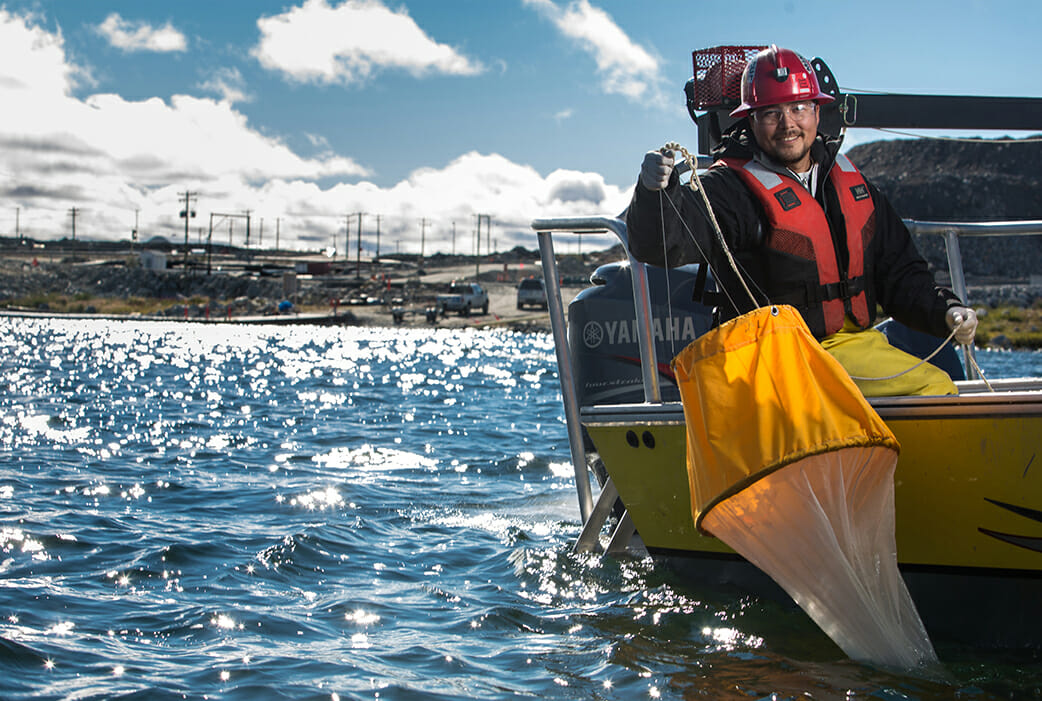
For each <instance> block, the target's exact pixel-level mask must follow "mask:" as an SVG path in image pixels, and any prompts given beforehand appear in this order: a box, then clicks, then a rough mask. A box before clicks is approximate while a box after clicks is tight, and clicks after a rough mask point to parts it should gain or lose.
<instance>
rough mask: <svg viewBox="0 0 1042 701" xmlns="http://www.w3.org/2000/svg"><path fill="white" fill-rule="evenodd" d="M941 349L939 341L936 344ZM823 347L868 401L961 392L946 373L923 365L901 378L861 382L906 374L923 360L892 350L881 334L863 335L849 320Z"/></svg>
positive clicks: (823, 342) (826, 338)
mask: <svg viewBox="0 0 1042 701" xmlns="http://www.w3.org/2000/svg"><path fill="white" fill-rule="evenodd" d="M937 343H938V345H940V343H941V341H940V339H938V340H937ZM821 346H822V348H824V349H825V350H826V351H828V352H829V354H831V355H832V357H834V358H835V359H836V360H838V361H839V362H840V365H842V366H843V368H844V369H845V370H846V371H847V372H848V373H850V375H851V377H853V378H854V384H856V385H857V386H858V389H860V390H861V392H862V393H863V394H864V395H865V396H866V397H897V396H904V395H910V394H921V395H929V394H958V393H959V390H958V389H957V388H956V387H955V383H954V382H952V378H950V377H949V376H948V373H946V372H945V371H944V370H941V369H940V368H939V367H937V366H936V365H932V364H931V363H923V364H922V365H920V366H919V367H917V368H915V369H914V370H912V371H910V372H906V373H904V374H903V375H900V376H899V377H894V378H893V379H885V380H859V379H857V378H859V377H886V378H889V377H890V376H891V375H897V374H898V373H901V372H903V371H904V370H907V369H908V368H910V367H912V366H913V365H915V364H916V363H918V362H919V361H920V360H921V359H920V358H917V357H915V356H914V355H910V354H909V353H905V352H904V351H903V350H901V349H900V348H895V347H894V346H891V345H890V343H889V342H888V341H887V340H886V336H884V335H883V333H882V332H880V331H876V330H875V329H866V330H864V331H861V330H860V329H858V328H857V326H856V325H855V324H854V322H852V321H851V320H850V319H847V320H846V322H845V323H844V325H843V328H842V329H840V330H839V331H837V332H836V333H834V334H832V335H831V336H826V337H825V338H823V339H821Z"/></svg>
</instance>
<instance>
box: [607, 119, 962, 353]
mask: <svg viewBox="0 0 1042 701" xmlns="http://www.w3.org/2000/svg"><path fill="white" fill-rule="evenodd" d="M747 124H748V123H747V122H741V123H739V124H738V125H736V127H735V128H734V129H732V130H731V131H730V132H729V133H728V134H727V135H725V137H724V140H723V142H722V144H721V146H720V148H718V149H717V150H716V151H714V153H713V155H714V157H717V158H721V157H725V156H726V157H729V158H740V159H749V158H754V157H755V158H758V160H759V161H760V162H761V163H762V164H763V165H765V166H766V167H768V168H770V169H771V170H773V171H775V172H777V173H778V174H779V175H781V176H782V177H784V178H790V179H791V178H792V176H791V174H789V172H788V170H787V169H786V168H784V167H782V166H779V165H778V164H776V163H774V162H773V161H771V160H770V159H769V158H768V157H766V156H765V155H764V154H762V153H761V152H760V151H759V148H758V147H757V146H756V143H755V140H754V138H753V136H752V133H751V131H750V130H749V129H748V127H747ZM839 146H840V142H839V140H830V141H825V139H824V137H823V136H822V135H820V134H819V135H818V138H817V141H816V142H815V143H814V146H813V147H812V150H811V156H812V157H813V158H814V161H815V162H816V163H818V164H819V166H818V167H819V173H818V192H817V199H818V202H819V203H820V204H821V205H822V207H823V209H824V210H825V215H826V218H827V219H828V222H829V229H830V230H831V231H832V239H833V242H834V244H835V246H836V253H837V260H838V261H839V265H840V268H841V270H842V271H843V273H844V274H845V271H846V269H847V262H848V260H849V254H848V251H847V248H846V240H845V237H844V235H843V231H844V225H843V219H842V217H843V213H842V211H841V208H840V204H839V200H838V198H837V197H836V192H835V188H834V187H833V184H832V182H831V180H830V179H829V178H828V172H829V170H830V169H831V168H832V165H833V163H834V162H835V157H836V154H837V153H838V151H839ZM700 177H701V182H702V185H703V187H704V188H705V190H706V194H707V195H708V196H709V200H710V202H711V203H712V205H713V213H714V214H715V215H716V219H717V222H718V223H719V225H720V228H721V230H722V232H723V234H724V238H725V239H726V241H727V244H728V247H729V248H730V249H731V252H732V254H733V256H734V258H735V260H736V261H737V263H738V265H739V267H740V268H741V269H742V270H743V271H744V276H745V279H746V281H747V283H748V285H749V287H750V289H751V290H752V291H753V293H754V295H755V296H756V298H757V301H756V304H755V305H754V304H753V303H752V301H751V300H750V299H749V297H748V295H747V294H746V293H745V291H744V289H743V287H742V285H741V284H740V283H739V282H738V280H737V279H736V278H735V275H734V272H733V270H732V268H731V266H730V264H729V263H727V262H726V259H725V258H724V255H723V250H722V248H721V246H720V245H719V243H718V242H717V240H716V235H715V233H714V232H713V228H712V224H711V223H710V221H709V218H708V215H707V214H706V210H705V205H704V203H703V201H702V198H701V196H700V195H699V194H698V193H697V192H695V191H693V190H691V189H690V188H689V187H688V186H687V185H683V186H682V185H681V184H680V181H679V178H678V176H677V174H676V171H674V172H673V175H672V176H671V177H670V181H669V185H668V186H667V187H666V189H665V190H663V191H661V197H660V193H659V192H657V191H651V190H648V189H646V188H645V187H644V186H643V185H641V184H640V183H638V184H637V186H636V188H635V189H634V192H633V199H632V200H631V202H630V206H629V209H628V210H627V213H626V226H627V230H628V234H629V247H630V251H631V252H632V253H633V255H634V256H635V257H636V258H637V260H640V261H643V262H645V263H650V264H652V265H658V266H668V267H675V266H678V265H684V264H686V263H700V262H703V261H704V260H706V259H707V258H708V260H709V263H710V267H711V269H712V270H713V273H714V275H715V276H716V279H717V284H718V286H719V287H720V288H721V289H722V290H723V291H724V292H725V293H726V297H725V298H723V299H721V300H720V304H719V312H720V316H721V318H722V319H729V318H732V317H734V316H737V315H738V314H740V313H744V312H747V311H751V310H752V309H753V308H754V307H755V306H762V305H764V304H769V303H770V302H771V301H772V294H777V293H778V291H777V290H774V289H772V287H773V284H772V282H771V276H770V274H769V271H767V270H765V269H764V256H763V255H762V249H763V246H764V236H765V232H766V231H767V230H768V224H767V218H766V214H765V213H764V210H763V207H762V206H761V204H760V203H759V201H758V200H757V199H756V196H755V195H754V194H753V193H752V192H751V191H750V190H749V189H748V188H747V187H746V186H745V184H744V183H743V182H742V181H741V180H740V179H739V176H738V175H737V174H736V173H735V172H734V171H733V170H731V169H730V168H724V167H721V168H713V169H711V170H709V171H708V172H707V173H705V174H704V175H701V176H700ZM793 182H796V181H795V180H793ZM866 182H867V180H866ZM868 188H869V192H870V193H871V195H872V201H873V203H874V205H875V221H876V232H875V235H874V236H872V238H871V241H870V243H869V245H868V249H867V250H866V251H865V268H866V272H870V276H869V278H868V279H867V280H866V282H865V287H866V290H865V291H866V294H867V298H868V307H869V313H870V315H871V316H872V321H873V322H874V321H875V318H876V304H878V305H879V306H881V307H882V308H883V311H884V312H885V313H886V314H888V315H890V316H892V317H894V318H895V319H897V320H898V321H900V322H901V323H903V324H905V325H906V326H909V327H911V328H913V329H915V330H917V331H922V332H924V333H929V334H932V335H934V336H937V337H939V338H944V337H945V336H947V335H948V332H949V329H948V326H947V324H946V323H945V320H944V316H945V312H946V311H947V310H948V307H949V306H952V305H961V304H962V302H961V301H959V299H958V297H956V296H955V294H953V293H952V292H951V291H950V290H947V289H945V288H942V287H938V286H937V285H936V284H935V283H934V280H933V275H932V274H931V273H930V271H929V268H928V267H927V264H926V261H925V260H923V258H922V256H921V255H920V254H919V251H918V250H917V249H916V247H915V244H914V242H913V241H912V238H911V236H910V234H909V233H908V229H907V227H905V225H904V222H902V221H901V218H900V217H899V216H898V215H897V213H896V212H895V211H894V210H893V208H892V207H891V206H890V203H889V202H888V201H887V199H886V198H885V197H884V196H883V195H882V193H880V192H879V190H877V189H876V187H875V186H874V185H872V183H870V182H868ZM667 198H668V199H667ZM660 213H661V214H660ZM814 282H816V281H814ZM797 308H799V305H797Z"/></svg>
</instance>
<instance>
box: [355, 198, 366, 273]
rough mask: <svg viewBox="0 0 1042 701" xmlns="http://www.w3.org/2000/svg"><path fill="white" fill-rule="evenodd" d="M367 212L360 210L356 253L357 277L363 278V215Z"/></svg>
mask: <svg viewBox="0 0 1042 701" xmlns="http://www.w3.org/2000/svg"><path fill="white" fill-rule="evenodd" d="M363 216H365V212H358V252H357V253H356V254H355V279H356V280H360V279H361V278H362V217H363Z"/></svg>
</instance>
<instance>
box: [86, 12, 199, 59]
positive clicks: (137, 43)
mask: <svg viewBox="0 0 1042 701" xmlns="http://www.w3.org/2000/svg"><path fill="white" fill-rule="evenodd" d="M97 31H98V33H99V34H101V35H102V36H103V37H105V38H106V39H108V40H109V43H110V44H112V45H113V46H115V47H116V48H118V49H122V50H123V51H155V52H159V53H167V52H171V51H185V50H186V49H187V48H188V40H187V39H185V36H184V34H182V33H181V32H179V31H178V30H176V29H174V27H173V25H171V24H170V23H169V22H167V23H166V24H164V25H163V26H162V27H153V26H151V25H150V24H148V23H147V22H131V21H130V20H125V19H123V18H122V17H121V16H120V15H119V13H118V12H113V13H112V14H110V15H109V16H108V17H106V18H105V21H104V22H102V23H101V24H99V25H98V26H97Z"/></svg>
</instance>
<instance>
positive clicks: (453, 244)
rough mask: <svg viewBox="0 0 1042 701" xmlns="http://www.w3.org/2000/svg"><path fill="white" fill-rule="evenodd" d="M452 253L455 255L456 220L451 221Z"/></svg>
mask: <svg viewBox="0 0 1042 701" xmlns="http://www.w3.org/2000/svg"><path fill="white" fill-rule="evenodd" d="M452 255H456V222H452Z"/></svg>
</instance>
